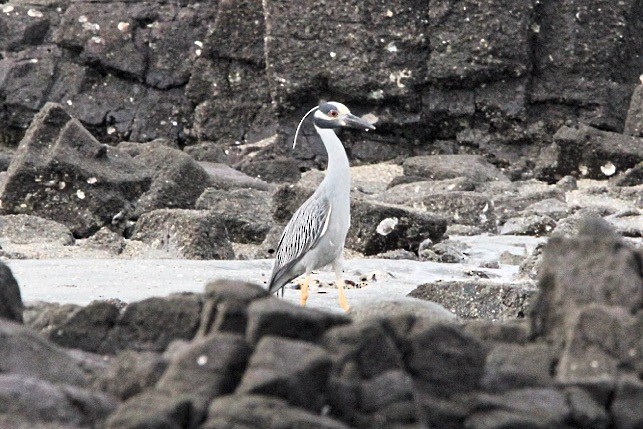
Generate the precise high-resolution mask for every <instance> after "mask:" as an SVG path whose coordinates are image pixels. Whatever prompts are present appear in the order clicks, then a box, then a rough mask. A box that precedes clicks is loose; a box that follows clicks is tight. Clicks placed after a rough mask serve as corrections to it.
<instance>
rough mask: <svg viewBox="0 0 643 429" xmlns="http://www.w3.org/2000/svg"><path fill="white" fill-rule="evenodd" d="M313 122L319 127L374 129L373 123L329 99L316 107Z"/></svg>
mask: <svg viewBox="0 0 643 429" xmlns="http://www.w3.org/2000/svg"><path fill="white" fill-rule="evenodd" d="M313 123H314V124H315V125H316V126H317V127H319V128H333V129H336V128H361V129H363V130H374V129H375V127H374V126H373V124H371V123H369V122H366V121H365V120H363V119H362V118H359V117H357V116H355V115H353V114H352V113H351V112H350V110H348V107H346V106H344V105H343V104H342V103H338V102H336V101H329V102H328V103H324V104H322V105H321V106H319V107H318V108H317V110H316V111H315V114H314V115H313Z"/></svg>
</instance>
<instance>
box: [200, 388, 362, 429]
mask: <svg viewBox="0 0 643 429" xmlns="http://www.w3.org/2000/svg"><path fill="white" fill-rule="evenodd" d="M270 427H274V428H282V427H283V428H292V429H304V428H318V429H348V428H349V427H350V426H347V425H345V424H344V423H342V422H339V421H337V420H335V419H333V418H331V417H328V416H323V415H319V413H313V412H310V411H307V410H304V409H302V408H299V407H293V406H291V405H290V404H289V403H288V402H287V401H285V400H283V399H280V398H275V397H272V396H264V395H228V396H222V397H220V398H217V399H215V400H214V401H212V403H211V404H210V407H209V409H208V419H207V420H206V421H205V423H203V426H202V428H203V429H230V428H235V429H236V428H270Z"/></svg>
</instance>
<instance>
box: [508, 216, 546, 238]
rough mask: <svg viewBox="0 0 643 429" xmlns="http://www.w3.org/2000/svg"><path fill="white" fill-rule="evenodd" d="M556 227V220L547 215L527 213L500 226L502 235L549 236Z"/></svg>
mask: <svg viewBox="0 0 643 429" xmlns="http://www.w3.org/2000/svg"><path fill="white" fill-rule="evenodd" d="M555 228H556V221H555V220H554V219H552V218H551V217H549V216H547V215H537V214H527V215H525V216H523V217H512V218H509V219H507V221H506V222H505V223H504V224H503V225H502V227H501V228H500V234H502V235H532V236H536V237H539V236H547V235H549V234H550V233H551V232H552V231H553V230H554V229H555Z"/></svg>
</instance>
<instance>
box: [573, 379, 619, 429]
mask: <svg viewBox="0 0 643 429" xmlns="http://www.w3.org/2000/svg"><path fill="white" fill-rule="evenodd" d="M565 393H566V394H567V401H568V402H569V407H570V408H571V411H572V419H573V421H574V423H575V424H576V425H577V426H578V427H581V428H596V429H605V428H607V427H608V426H609V424H610V418H609V415H608V414H607V411H605V407H604V406H603V405H602V404H599V403H598V402H596V401H595V400H594V398H592V396H591V395H590V394H589V393H587V392H586V391H585V390H583V389H581V388H579V387H570V388H568V389H566V390H565Z"/></svg>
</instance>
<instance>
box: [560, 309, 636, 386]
mask: <svg viewBox="0 0 643 429" xmlns="http://www.w3.org/2000/svg"><path fill="white" fill-rule="evenodd" d="M572 305H574V306H575V305H578V303H573V304H571V305H570V307H569V308H570V309H572V308H574V307H572ZM566 323H567V327H566V329H565V338H564V341H565V343H564V347H563V350H562V353H561V354H560V358H559V361H558V365H557V367H556V378H557V380H559V381H560V382H563V383H567V384H571V383H578V382H579V381H583V380H592V379H614V378H615V377H616V376H617V375H618V373H619V372H627V371H629V372H632V371H636V370H637V368H636V365H637V362H641V359H642V358H643V347H641V344H643V342H642V341H643V333H642V332H641V331H640V328H641V327H640V326H639V323H638V322H637V320H636V318H635V317H633V316H632V315H631V314H630V313H629V312H628V311H627V310H626V309H625V308H622V307H615V306H607V305H596V304H588V305H585V306H583V307H582V308H581V309H576V310H575V311H574V312H573V313H572V314H570V315H569V316H567V318H566ZM639 369H640V368H639Z"/></svg>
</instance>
